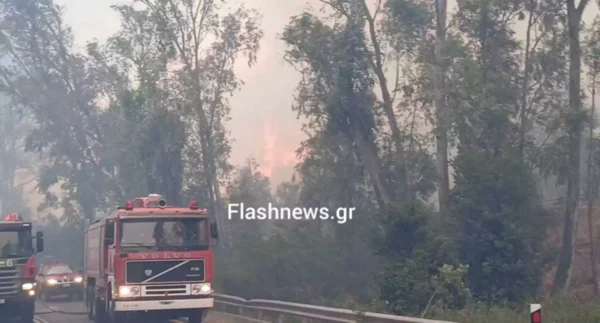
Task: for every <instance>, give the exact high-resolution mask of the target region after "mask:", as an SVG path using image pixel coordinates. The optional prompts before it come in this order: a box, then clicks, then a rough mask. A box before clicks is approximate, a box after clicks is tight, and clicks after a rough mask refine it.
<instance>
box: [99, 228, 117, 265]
mask: <svg viewBox="0 0 600 323" xmlns="http://www.w3.org/2000/svg"><path fill="white" fill-rule="evenodd" d="M114 244H115V222H114V220H109V221H106V226H105V227H104V245H105V246H106V248H104V255H103V256H104V259H103V262H102V265H103V266H102V268H103V269H104V272H105V273H106V274H112V273H113V270H112V268H113V261H114V253H115V248H114Z"/></svg>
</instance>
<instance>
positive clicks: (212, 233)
mask: <svg viewBox="0 0 600 323" xmlns="http://www.w3.org/2000/svg"><path fill="white" fill-rule="evenodd" d="M210 236H211V237H212V238H213V239H219V230H218V229H217V223H216V222H213V223H211V224H210Z"/></svg>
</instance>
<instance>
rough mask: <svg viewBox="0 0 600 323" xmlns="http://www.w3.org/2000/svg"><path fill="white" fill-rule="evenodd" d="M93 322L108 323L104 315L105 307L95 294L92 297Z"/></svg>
mask: <svg viewBox="0 0 600 323" xmlns="http://www.w3.org/2000/svg"><path fill="white" fill-rule="evenodd" d="M93 308H94V322H96V323H106V322H108V315H107V313H106V307H105V305H104V302H103V301H102V299H100V296H99V295H98V294H97V293H95V296H94V307H93Z"/></svg>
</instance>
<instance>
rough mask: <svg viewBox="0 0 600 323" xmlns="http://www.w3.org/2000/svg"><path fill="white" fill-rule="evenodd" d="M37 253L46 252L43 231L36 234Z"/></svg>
mask: <svg viewBox="0 0 600 323" xmlns="http://www.w3.org/2000/svg"><path fill="white" fill-rule="evenodd" d="M35 251H36V252H43V251H44V233H43V232H41V231H38V232H36V234H35Z"/></svg>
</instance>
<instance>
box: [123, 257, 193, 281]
mask: <svg viewBox="0 0 600 323" xmlns="http://www.w3.org/2000/svg"><path fill="white" fill-rule="evenodd" d="M125 277H126V280H127V283H129V284H139V283H174V282H203V281H204V279H205V268H204V260H155V261H128V262H127V265H126V270H125Z"/></svg>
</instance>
